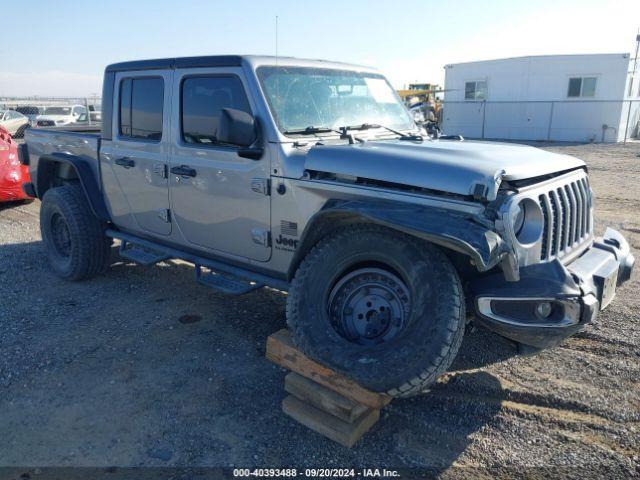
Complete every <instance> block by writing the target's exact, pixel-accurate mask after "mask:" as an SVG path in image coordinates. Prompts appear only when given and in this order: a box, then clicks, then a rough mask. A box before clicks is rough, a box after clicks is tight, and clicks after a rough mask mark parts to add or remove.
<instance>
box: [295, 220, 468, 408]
mask: <svg viewBox="0 0 640 480" xmlns="http://www.w3.org/2000/svg"><path fill="white" fill-rule="evenodd" d="M287 322H288V324H289V327H290V328H291V330H292V333H293V338H294V341H295V343H296V345H297V346H298V348H299V349H300V350H302V351H303V352H304V353H305V354H306V355H308V356H309V357H311V358H313V359H315V360H317V361H319V362H322V363H324V364H326V365H328V366H330V367H331V368H333V369H335V370H337V371H339V372H342V373H343V374H345V375H347V376H349V377H351V378H353V379H354V380H356V381H357V382H358V383H360V384H361V385H363V386H364V387H367V388H369V389H371V390H374V391H377V392H386V393H388V394H389V395H391V396H394V397H409V396H412V395H416V394H418V393H420V392H421V391H423V390H425V389H426V388H427V387H428V386H429V385H431V384H432V383H433V382H435V380H436V379H437V377H438V376H439V375H441V374H442V373H444V372H445V371H446V369H447V368H448V367H449V366H450V365H451V363H452V362H453V359H454V358H455V355H456V353H457V352H458V349H459V347H460V343H461V342H462V336H463V334H464V325H465V312H464V299H463V292H462V286H461V284H460V279H459V277H458V274H457V272H456V270H455V269H454V267H453V265H452V264H451V262H450V261H449V259H448V258H447V257H446V256H445V255H444V254H443V253H442V251H440V249H438V248H437V247H436V246H434V245H431V244H428V243H426V242H423V241H421V240H419V239H416V238H413V237H410V236H407V235H404V234H402V233H400V232H396V231H394V230H390V229H387V228H384V227H379V226H376V225H356V226H350V227H347V228H345V229H343V230H341V231H339V232H337V233H335V234H333V235H331V236H330V237H328V238H326V239H324V240H322V241H321V242H320V243H319V244H318V245H316V246H315V247H314V248H313V250H312V251H311V252H310V253H309V254H308V255H307V257H306V258H305V259H304V260H303V262H302V264H301V265H300V267H299V269H298V271H297V272H296V275H295V278H294V280H293V282H292V285H291V288H290V290H289V296H288V299H287Z"/></svg>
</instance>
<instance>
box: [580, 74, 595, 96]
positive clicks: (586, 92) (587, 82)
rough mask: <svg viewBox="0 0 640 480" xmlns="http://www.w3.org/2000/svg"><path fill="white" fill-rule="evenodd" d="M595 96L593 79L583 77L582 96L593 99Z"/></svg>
mask: <svg viewBox="0 0 640 480" xmlns="http://www.w3.org/2000/svg"><path fill="white" fill-rule="evenodd" d="M595 94H596V79H595V77H585V78H583V79H582V96H583V97H593V96H595Z"/></svg>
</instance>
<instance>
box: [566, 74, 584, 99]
mask: <svg viewBox="0 0 640 480" xmlns="http://www.w3.org/2000/svg"><path fill="white" fill-rule="evenodd" d="M581 89H582V78H570V79H569V93H567V96H569V97H579V96H580V90H581Z"/></svg>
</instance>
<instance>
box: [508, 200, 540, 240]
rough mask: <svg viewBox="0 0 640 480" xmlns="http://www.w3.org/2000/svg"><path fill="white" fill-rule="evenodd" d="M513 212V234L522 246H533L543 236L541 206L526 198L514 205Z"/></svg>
mask: <svg viewBox="0 0 640 480" xmlns="http://www.w3.org/2000/svg"><path fill="white" fill-rule="evenodd" d="M512 208H513V210H512V211H511V222H512V228H513V234H514V235H515V237H516V239H517V240H518V242H520V243H521V244H532V243H535V242H537V241H538V240H539V239H540V237H541V236H542V230H543V229H544V217H543V216H542V209H541V208H540V205H538V204H537V203H536V202H534V201H533V200H531V199H530V198H525V199H523V200H520V201H519V202H518V203H517V204H516V205H514V206H513V207H512Z"/></svg>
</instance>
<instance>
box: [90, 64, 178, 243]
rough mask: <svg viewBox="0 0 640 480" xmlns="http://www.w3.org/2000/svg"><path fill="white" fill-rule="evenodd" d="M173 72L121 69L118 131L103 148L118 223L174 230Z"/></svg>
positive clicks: (164, 232)
mask: <svg viewBox="0 0 640 480" xmlns="http://www.w3.org/2000/svg"><path fill="white" fill-rule="evenodd" d="M171 78H172V72H171V71H153V72H149V71H147V72H121V73H118V74H117V75H116V80H115V88H114V109H113V111H114V124H115V125H114V129H113V132H114V135H113V140H112V141H111V142H105V143H104V144H103V147H102V149H101V157H102V175H103V183H104V186H105V190H106V196H107V198H108V200H109V204H110V208H111V213H112V216H113V219H114V222H115V223H116V224H117V225H118V226H120V227H123V228H128V229H130V230H133V231H136V232H138V231H140V232H142V233H150V234H159V235H163V236H164V235H169V234H170V233H171V217H170V213H169V187H168V181H167V168H168V144H169V127H170V119H171Z"/></svg>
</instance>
